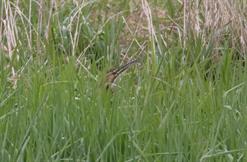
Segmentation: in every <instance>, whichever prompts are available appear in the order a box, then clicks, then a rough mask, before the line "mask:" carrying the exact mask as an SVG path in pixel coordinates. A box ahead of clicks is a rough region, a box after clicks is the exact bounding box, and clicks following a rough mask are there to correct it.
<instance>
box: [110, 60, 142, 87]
mask: <svg viewBox="0 0 247 162" xmlns="http://www.w3.org/2000/svg"><path fill="white" fill-rule="evenodd" d="M137 62H138V61H137V60H136V59H135V60H132V61H129V62H128V63H126V64H124V65H122V66H120V67H118V68H114V69H112V70H110V71H108V72H107V74H106V89H107V90H108V89H110V88H111V87H112V86H113V84H114V82H115V81H116V79H117V78H118V77H119V76H120V75H121V74H122V73H123V72H124V71H126V70H127V69H129V67H131V65H133V64H136V63H137Z"/></svg>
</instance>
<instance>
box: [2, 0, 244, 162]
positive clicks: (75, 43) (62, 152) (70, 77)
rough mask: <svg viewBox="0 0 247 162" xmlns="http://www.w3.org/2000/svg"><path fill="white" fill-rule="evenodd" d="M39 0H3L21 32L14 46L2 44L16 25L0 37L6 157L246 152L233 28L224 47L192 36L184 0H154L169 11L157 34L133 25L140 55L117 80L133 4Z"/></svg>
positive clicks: (133, 157)
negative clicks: (110, 80)
mask: <svg viewBox="0 0 247 162" xmlns="http://www.w3.org/2000/svg"><path fill="white" fill-rule="evenodd" d="M37 3H38V2H36V1H22V2H20V3H19V4H17V3H14V2H9V1H5V0H3V1H1V2H0V4H1V8H0V11H1V12H0V13H2V15H4V14H3V13H5V12H4V11H6V10H8V11H9V9H10V11H12V12H13V13H14V11H16V12H17V11H18V14H17V16H16V17H15V18H14V17H11V16H10V15H11V14H9V15H5V16H0V17H1V18H2V19H4V20H6V22H13V21H12V20H10V19H8V18H13V20H15V23H16V24H17V25H16V26H14V27H16V31H18V36H17V33H15V34H16V35H15V37H14V38H15V39H16V44H15V43H13V42H12V45H11V46H13V51H12V52H9V51H6V50H5V49H4V48H2V47H3V46H5V45H6V44H7V43H9V41H10V40H12V39H10V38H11V35H8V34H6V33H5V35H4V34H3V36H4V37H3V38H1V37H0V38H1V39H2V40H1V42H2V43H1V44H0V45H1V46H0V47H1V50H0V67H1V69H0V72H1V74H0V76H1V77H0V161H6V162H7V161H30V162H31V161H37V162H38V161H41V162H43V161H124V162H127V161H178V162H184V161H201V162H206V161H217V162H218V161H222V162H225V161H246V154H247V141H246V137H247V117H246V116H247V95H246V92H247V83H246V80H247V69H246V65H245V64H244V63H245V62H244V61H246V60H244V59H242V57H239V50H241V48H239V49H237V48H235V47H236V46H235V45H234V46H232V44H231V41H232V40H231V39H230V38H229V37H227V38H226V39H225V40H219V42H218V43H219V44H217V45H219V48H216V43H215V41H217V40H216V39H215V38H214V37H213V36H212V37H213V38H212V37H209V38H207V40H206V42H205V40H204V39H203V37H200V36H196V34H195V33H193V31H190V32H188V33H186V34H188V37H187V38H186V39H185V38H183V37H182V35H181V33H180V32H181V31H182V26H183V24H181V23H182V21H181V19H180V18H179V17H180V15H181V14H182V13H183V11H182V10H180V7H181V6H180V5H179V1H178V2H173V1H165V2H159V1H154V2H152V3H150V4H148V5H149V6H148V7H150V8H151V9H153V6H154V8H155V7H157V6H159V7H164V6H165V7H164V10H167V11H168V14H169V16H171V17H169V18H167V19H165V20H162V19H159V18H158V17H156V18H155V17H154V18H153V19H154V22H156V23H154V24H153V27H154V28H155V29H157V31H156V32H155V33H153V34H155V35H153V36H148V37H143V38H138V36H140V35H138V34H137V35H138V36H137V35H134V37H133V39H132V43H133V44H132V45H130V44H131V43H130V42H128V48H129V49H128V50H127V51H128V52H129V53H130V54H129V57H131V56H133V57H140V56H141V57H143V58H141V59H140V62H141V65H136V66H133V67H132V68H131V69H130V70H129V71H128V72H127V73H125V74H124V75H123V76H122V77H121V78H120V79H119V80H118V81H117V86H116V87H115V88H114V89H113V90H112V91H107V90H106V89H105V86H104V79H105V77H104V76H105V74H106V71H107V70H108V69H109V68H111V67H112V66H113V65H117V63H119V62H121V57H120V51H121V46H120V41H119V37H120V36H124V35H127V33H125V34H124V35H122V33H123V31H124V27H125V26H126V24H124V21H123V19H125V17H127V16H128V14H129V10H131V6H130V5H134V4H132V3H130V2H128V1H117V2H108V1H100V2H98V1H88V2H86V3H78V4H76V3H72V2H66V3H65V4H64V6H63V5H61V6H60V5H59V3H58V2H56V1H51V4H46V3H45V2H43V3H44V4H42V5H40V6H42V8H39V7H38V6H39V5H37ZM52 3H54V4H57V6H58V8H59V9H56V8H52V6H51V5H54V4H52ZM8 5H9V6H8ZM136 5H138V3H137V4H136ZM55 6H56V5H55ZM53 7H54V6H53ZM132 7H133V6H132ZM18 9H20V10H18ZM39 10H40V11H39ZM119 10H121V11H122V13H119ZM45 11H46V12H45ZM179 11H181V13H180V12H179ZM49 12H50V13H51V18H50V20H49ZM97 12H99V13H100V14H99V15H97ZM101 12H102V13H101ZM30 13H31V15H30ZM38 13H40V14H41V15H39V14H38ZM95 13H96V15H97V16H99V19H96V16H93V17H90V16H91V15H93V14H95ZM104 14H105V15H104ZM25 15H26V16H25ZM109 15H110V16H109ZM40 16H42V18H40ZM22 18H23V19H22ZM41 20H42V21H41ZM126 20H127V19H126ZM2 22H3V21H1V24H3V23H2ZM45 22H49V23H50V26H47V23H45ZM159 22H162V23H164V24H165V25H167V26H169V25H170V23H173V24H175V26H176V27H177V28H176V31H173V29H170V28H169V30H167V31H162V30H160V31H159V30H158V25H159ZM10 24H11V23H10ZM0 29H5V28H3V26H1V27H0ZM14 31H15V30H14ZM0 32H1V30H0ZM3 33H4V32H3ZM10 33H11V32H10ZM149 34H150V33H149ZM151 34H152V33H151ZM151 34H150V35H151ZM164 36H166V37H164ZM131 38H132V37H131ZM185 40H186V42H185V43H184V42H183V41H185ZM10 42H11V41H10ZM143 42H146V47H145V50H144V51H142V54H141V55H140V56H137V55H136V53H138V52H136V51H140V48H144V47H142V44H143ZM10 44H11V43H10ZM14 45H15V46H14ZM239 45H240V44H239ZM140 46H141V47H140ZM242 52H244V50H243V51H242ZM214 54H217V60H215V59H214ZM243 54H244V53H243ZM241 56H242V55H241Z"/></svg>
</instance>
